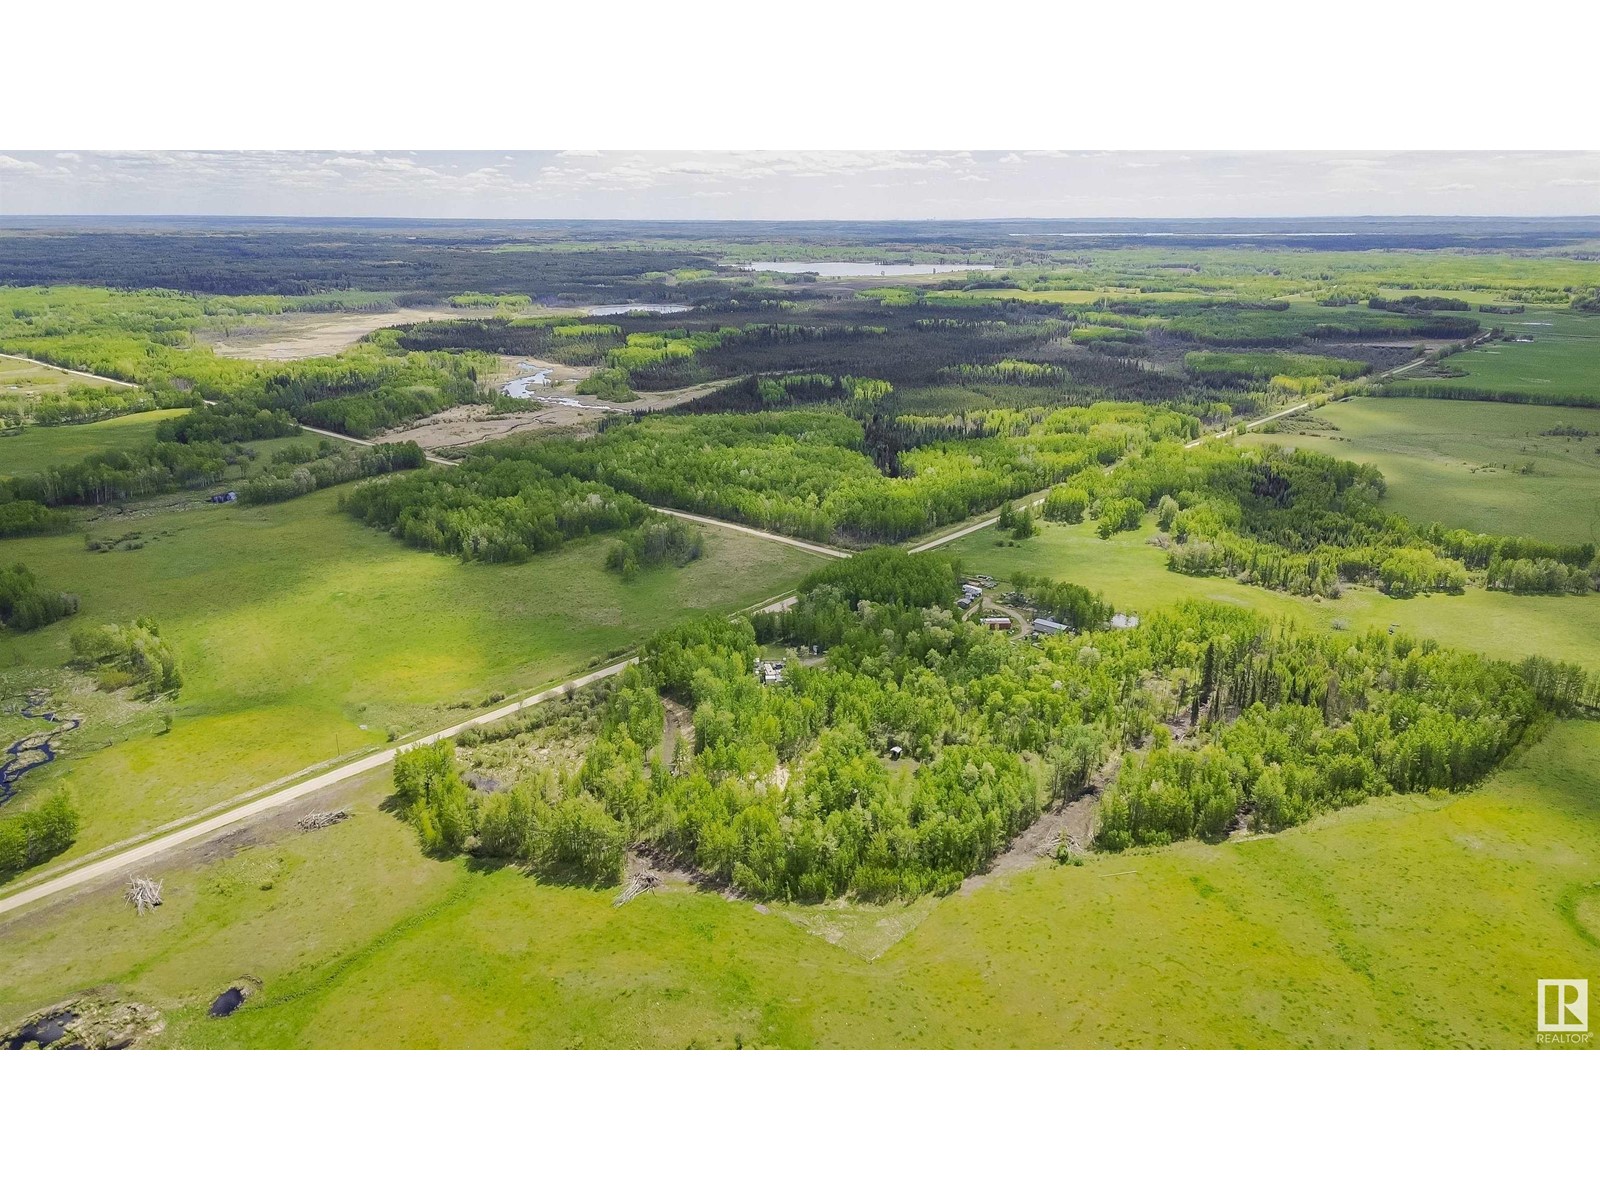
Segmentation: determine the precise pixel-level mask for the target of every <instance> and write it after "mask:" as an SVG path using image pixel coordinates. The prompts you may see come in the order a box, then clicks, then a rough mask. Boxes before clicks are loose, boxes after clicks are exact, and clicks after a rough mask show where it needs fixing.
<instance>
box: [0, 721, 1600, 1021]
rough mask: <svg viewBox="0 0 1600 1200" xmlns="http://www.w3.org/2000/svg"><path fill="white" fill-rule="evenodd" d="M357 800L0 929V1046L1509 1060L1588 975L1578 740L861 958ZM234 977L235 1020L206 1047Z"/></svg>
mask: <svg viewBox="0 0 1600 1200" xmlns="http://www.w3.org/2000/svg"><path fill="white" fill-rule="evenodd" d="M385 782H386V781H385V780H382V779H374V780H371V781H370V782H369V783H368V784H367V785H366V787H365V788H364V789H359V790H356V791H354V792H353V794H351V795H348V796H342V797H340V801H341V802H342V803H343V802H349V803H352V804H353V805H354V808H355V816H354V817H353V819H351V820H350V821H348V822H346V823H345V824H343V825H340V826H337V827H335V828H333V829H329V830H326V831H323V832H320V833H315V834H294V833H290V834H288V835H287V837H286V838H285V840H282V841H279V842H276V843H274V844H269V845H261V846H255V847H252V848H249V849H245V850H243V851H241V852H239V853H237V854H234V855H233V856H232V857H228V858H221V859H214V860H213V861H211V862H209V863H207V864H204V865H198V866H191V867H187V868H183V869H171V870H167V871H166V872H165V874H164V878H165V881H166V892H165V897H166V903H165V904H164V905H163V906H162V907H161V908H160V909H158V910H156V911H155V912H153V913H151V914H149V915H147V916H145V917H135V916H134V915H133V913H132V911H131V910H130V909H129V908H128V907H127V906H126V905H125V904H124V903H123V902H122V901H121V900H120V898H119V897H118V896H117V895H116V889H115V888H112V889H108V890H106V891H104V892H101V893H98V894H95V895H91V896H87V897H83V898H80V899H78V900H75V901H71V902H68V903H67V904H66V905H65V906H64V907H62V908H59V909H55V910H48V909H47V910H45V911H43V912H41V913H39V914H37V915H33V916H29V915H27V914H24V915H22V916H21V917H18V918H13V919H12V920H11V921H10V922H9V923H8V924H7V925H6V926H4V927H3V929H0V936H3V937H4V940H5V943H6V949H7V970H6V972H5V974H4V976H3V977H0V1021H11V1020H15V1019H16V1018H18V1017H20V1016H22V1015H23V1014H25V1013H26V1012H28V1011H31V1010H33V1009H35V1008H38V1007H41V1006H42V1005H45V1004H48V1003H51V1002H54V1001H57V1000H61V999H64V998H66V997H68V996H70V995H72V994H73V993H75V992H77V991H79V990H81V989H83V988H86V987H91V986H99V985H110V986H113V987H115V988H117V989H118V990H119V991H121V992H122V993H124V994H127V995H129V996H132V997H133V998H136V999H140V1000H143V1001H145V1002H147V1003H151V1004H154V1005H156V1006H157V1007H159V1008H161V1009H162V1010H163V1012H164V1013H165V1014H166V1017H167V1023H168V1024H167V1030H166V1032H165V1033H164V1034H163V1035H161V1039H160V1042H159V1043H158V1044H164V1045H173V1046H233V1047H257V1046H278V1047H295V1046H298V1047H310V1046H318V1047H331V1046H341V1047H343V1046H398V1047H430V1046H455V1047H496V1046H548V1047H591V1048H592V1047H601V1046H622V1047H629V1046H643V1047H683V1046H700V1047H732V1046H738V1045H743V1046H747V1047H755V1046H791V1047H809V1046H838V1047H879V1046H911V1047H949V1046H979V1047H984V1046H994V1047H1007V1046H1070V1047H1077V1046H1160V1047H1180V1046H1196V1047H1213V1046H1224V1047H1225V1046H1281V1047H1294V1046H1312V1047H1344V1046H1408V1047H1409V1046H1418V1047H1435V1046H1440V1047H1466V1046H1479V1047H1487V1046H1495V1047H1531V1046H1532V1045H1533V1044H1534V1043H1533V1037H1534V1032H1535V1028H1534V1026H1535V1020H1534V1013H1535V987H1536V984H1535V981H1536V980H1537V979H1540V978H1574V977H1582V976H1593V975H1594V974H1596V973H1597V971H1600V887H1597V883H1596V881H1597V880H1600V822H1597V817H1600V800H1597V799H1596V797H1597V796H1600V725H1597V724H1594V723H1576V722H1574V723H1566V724H1561V725H1558V726H1556V727H1555V728H1554V729H1553V730H1552V731H1551V733H1550V734H1549V735H1548V736H1547V737H1546V738H1545V739H1544V740H1543V741H1542V742H1540V743H1538V744H1537V745H1535V746H1533V747H1531V748H1530V749H1529V750H1527V751H1526V752H1525V753H1524V755H1523V756H1522V758H1521V759H1520V761H1518V762H1516V763H1515V764H1514V765H1513V766H1512V767H1510V768H1509V769H1508V770H1506V771H1504V772H1503V773H1502V774H1500V775H1499V776H1497V777H1496V778H1495V779H1494V780H1492V781H1491V782H1490V783H1489V784H1488V785H1486V786H1485V787H1483V788H1482V789H1481V790H1479V791H1476V792H1471V793H1467V794H1463V795H1460V796H1456V797H1453V798H1448V799H1446V798H1443V797H1439V798H1433V799H1429V798H1421V797H1412V798H1405V799H1398V798H1391V799H1386V800H1379V801H1374V802H1372V803H1369V804H1367V805H1364V806H1362V807H1359V808H1355V809H1349V810H1345V811H1344V812H1342V813H1337V814H1334V815H1332V816H1331V817H1328V818H1324V819H1322V820H1319V821H1317V822H1315V823H1313V824H1311V825H1308V826H1304V827H1301V828H1298V829H1294V830H1291V831H1289V832H1287V833H1283V834H1280V835H1277V836H1273V837H1265V838H1256V839H1250V840H1246V841H1241V842H1228V843H1224V844H1221V845H1205V844H1200V843H1184V844H1182V845H1179V846H1175V847H1169V848H1165V849H1161V850H1154V851H1146V852H1139V853H1130V854H1126V855H1121V856H1104V857H1098V858H1095V859H1092V860H1090V862H1089V863H1088V864H1087V865H1085V866H1082V867H1065V866H1055V865H1052V864H1047V863H1046V864H1040V865H1039V866H1037V867H1034V868H1031V869H1028V870H1025V871H1022V872H1019V873H1016V874H1013V875H1010V876H1006V877H1004V878H1000V879H995V880H993V881H990V882H989V883H988V884H987V886H985V887H982V888H979V889H978V890H976V891H974V892H972V893H970V894H956V895H953V896H949V897H946V898H945V899H943V900H939V901H929V902H926V903H925V904H924V905H923V906H922V907H921V908H920V909H919V910H918V911H915V912H908V911H907V910H905V909H903V908H889V909H871V908H863V909H858V910H854V911H850V912H847V911H845V910H835V911H833V912H831V913H830V914H829V915H830V916H832V917H833V918H834V920H835V922H836V923H838V922H844V921H847V920H850V919H854V920H856V921H858V922H861V923H865V924H868V925H877V924H878V923H880V922H898V923H901V924H903V925H904V926H907V927H910V932H909V933H907V934H906V936H904V938H903V939H901V940H899V941H898V942H897V943H896V944H893V945H891V946H890V947H889V948H888V949H887V950H886V951H884V952H883V953H882V954H881V955H880V956H878V957H876V958H873V959H871V960H869V959H868V958H866V957H864V956H862V955H858V954H855V953H852V952H851V950H850V949H848V948H845V947H844V946H835V945H831V944H829V942H828V941H826V940H824V939H823V938H822V937H818V936H815V935H813V934H811V933H808V932H806V931H805V930H804V929H803V928H801V926H800V925H798V924H796V923H794V922H791V921H790V920H786V919H785V918H784V916H783V915H781V913H780V912H779V911H777V910H773V911H770V912H768V913H765V914H763V913H760V912H758V911H757V910H756V908H755V907H754V906H753V905H751V904H749V903H733V904H730V903H729V902H727V901H726V900H724V899H723V898H722V897H721V896H720V895H717V894H714V893H705V892H699V891H696V890H693V889H691V888H689V887H687V886H684V885H672V886H667V887H665V888H663V889H661V890H659V891H657V892H654V893H651V894H649V895H646V896H644V897H642V898H640V899H638V900H636V901H634V902H633V903H631V904H629V905H627V906H625V907H623V908H615V907H613V906H612V903H611V896H612V894H611V892H609V891H606V892H595V891H589V890H585V889H581V888H562V887H554V886H548V885H543V884H539V883H536V882H535V881H533V880H532V879H530V878H527V877H525V876H523V875H521V874H520V873H518V872H517V871H515V870H512V869H509V868H505V869H499V870H493V869H490V870H485V869H480V868H478V867H477V866H475V865H473V864H470V863H468V862H466V861H464V860H456V861H448V862H440V861H435V860H430V859H427V858H424V857H423V856H422V855H421V854H419V853H418V851H417V848H416V842H415V837H414V835H413V834H412V832H411V830H410V829H409V828H408V827H407V826H406V825H404V824H403V823H402V822H401V821H399V820H398V819H397V818H396V817H394V816H393V815H392V814H390V813H387V812H384V811H380V810H379V809H378V808H377V804H378V802H379V801H380V799H381V798H382V793H383V791H384V790H385V788H384V786H383V785H384V783H385ZM244 974H249V975H254V976H256V977H258V978H259V979H260V980H261V981H262V983H263V984H264V990H263V992H262V994H261V995H260V996H259V997H257V998H255V999H253V1000H252V1001H251V1002H250V1003H249V1004H247V1005H246V1006H245V1007H244V1008H242V1009H241V1010H239V1012H237V1013H236V1014H235V1015H234V1016H232V1017H231V1018H229V1019H227V1020H225V1021H218V1020H211V1019H208V1018H207V1017H206V1016H205V1008H206V1005H207V1004H209V1002H210V1000H211V999H212V997H214V996H215V995H216V994H217V993H218V992H220V991H221V990H222V989H223V988H224V987H226V986H228V984H229V983H230V982H231V981H232V980H234V979H235V978H237V977H239V976H240V975H244Z"/></svg>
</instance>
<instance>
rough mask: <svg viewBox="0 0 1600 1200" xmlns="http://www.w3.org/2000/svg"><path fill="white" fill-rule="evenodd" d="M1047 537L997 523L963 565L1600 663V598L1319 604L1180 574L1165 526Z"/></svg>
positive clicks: (1491, 595) (1080, 529) (1478, 594)
mask: <svg viewBox="0 0 1600 1200" xmlns="http://www.w3.org/2000/svg"><path fill="white" fill-rule="evenodd" d="M1039 530H1040V533H1039V535H1038V536H1037V537H1034V538H1030V539H1029V540H1027V541H1025V542H1020V543H1017V544H1016V545H1012V546H1006V545H999V544H997V542H999V541H1001V540H1002V539H1000V538H999V537H997V535H996V534H995V531H994V530H993V529H986V530H981V531H979V532H978V533H974V534H969V535H968V536H967V537H964V538H961V539H960V540H958V541H956V542H954V543H953V544H952V545H951V546H950V551H951V553H953V554H955V555H956V556H957V557H958V558H959V559H960V560H961V563H962V566H963V567H965V568H966V569H968V570H972V571H982V572H984V573H986V574H989V575H993V576H994V577H995V578H996V579H1000V580H1006V579H1009V578H1010V577H1011V575H1012V574H1013V573H1014V572H1017V571H1023V572H1026V573H1028V574H1031V575H1048V576H1050V577H1052V578H1054V579H1061V580H1066V581H1068V582H1071V583H1079V584H1082V585H1084V586H1085V587H1088V588H1091V589H1093V590H1095V591H1100V592H1104V593H1105V597H1106V599H1107V600H1109V601H1111V602H1112V603H1113V604H1115V605H1116V606H1117V607H1118V608H1120V609H1122V610H1124V611H1129V612H1136V613H1144V612H1150V611H1152V610H1154V609H1156V608H1158V607H1161V606H1163V605H1167V604H1173V603H1175V602H1177V601H1179V600H1185V599H1196V600H1211V601H1215V602H1217V603H1221V604H1239V605H1243V606H1246V607H1249V608H1255V609H1258V610H1259V611H1261V612H1266V613H1273V614H1277V615H1281V616H1286V617H1293V618H1294V619H1296V620H1298V621H1300V622H1302V623H1303V624H1305V625H1306V627H1307V628H1313V629H1320V630H1327V629H1331V628H1333V627H1334V624H1333V623H1334V622H1335V621H1342V622H1344V623H1345V624H1346V626H1347V627H1348V628H1350V629H1352V630H1362V629H1387V628H1388V627H1389V626H1390V625H1391V624H1393V625H1396V626H1397V627H1398V628H1400V629H1404V630H1407V631H1408V632H1411V633H1414V634H1418V635H1420V636H1423V637H1432V638H1437V639H1438V640H1439V642H1440V643H1442V644H1444V645H1448V646H1459V647H1460V648H1462V649H1464V650H1476V651H1478V652H1480V653H1483V654H1488V655H1491V656H1495V657H1503V658H1511V659H1521V658H1524V657H1526V656H1527V655H1530V654H1543V655H1545V656H1547V657H1549V658H1554V659H1565V660H1567V661H1569V662H1575V663H1579V664H1581V665H1582V666H1584V667H1585V668H1587V669H1588V670H1591V671H1593V670H1597V669H1600V596H1511V595H1507V594H1506V593H1504V592H1488V591H1484V590H1483V589H1481V588H1470V589H1468V590H1467V591H1466V592H1465V593H1463V594H1462V595H1459V596H1446V595H1425V596H1418V597H1417V598H1415V599H1413V600H1396V599H1392V598H1391V597H1389V596H1385V595H1383V594H1382V593H1381V592H1377V591H1375V590H1373V589H1371V588H1361V587H1352V588H1347V589H1346V590H1345V594H1344V595H1343V596H1342V597H1341V598H1340V599H1338V600H1322V601H1317V600H1313V599H1312V598H1310V597H1307V596H1292V595H1289V594H1287V593H1285V592H1274V591H1269V590H1267V589H1266V588H1258V587H1248V586H1246V585H1244V584H1241V583H1235V582H1234V581H1233V580H1231V579H1223V578H1218V577H1211V576H1194V575H1180V574H1178V573H1177V572H1176V571H1169V570H1168V569H1167V565H1166V564H1167V556H1166V552H1165V551H1163V550H1161V549H1159V548H1158V547H1156V546H1152V545H1150V544H1149V542H1148V541H1147V539H1148V538H1149V537H1150V536H1151V535H1152V534H1154V533H1155V522H1154V520H1153V519H1148V518H1147V519H1146V521H1145V523H1144V525H1143V526H1142V527H1141V528H1140V529H1139V530H1138V531H1137V532H1128V533H1119V534H1117V535H1116V536H1114V537H1112V538H1111V539H1110V540H1109V541H1101V540H1100V538H1098V537H1097V536H1095V531H1094V525H1093V524H1091V523H1089V522H1085V523H1083V524H1081V525H1058V524H1055V523H1053V522H1049V521H1041V522H1040V523H1039Z"/></svg>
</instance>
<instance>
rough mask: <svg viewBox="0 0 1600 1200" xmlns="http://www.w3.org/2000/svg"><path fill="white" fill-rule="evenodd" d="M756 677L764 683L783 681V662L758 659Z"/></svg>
mask: <svg viewBox="0 0 1600 1200" xmlns="http://www.w3.org/2000/svg"><path fill="white" fill-rule="evenodd" d="M756 678H757V679H759V680H760V681H761V682H762V683H782V682H783V664H782V663H781V662H772V661H762V660H761V659H759V658H758V659H756Z"/></svg>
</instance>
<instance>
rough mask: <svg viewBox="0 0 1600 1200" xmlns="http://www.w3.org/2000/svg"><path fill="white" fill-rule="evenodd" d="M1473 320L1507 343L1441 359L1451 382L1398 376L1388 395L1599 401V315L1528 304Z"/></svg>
mask: <svg viewBox="0 0 1600 1200" xmlns="http://www.w3.org/2000/svg"><path fill="white" fill-rule="evenodd" d="M1477 315H1478V320H1482V322H1483V326H1485V328H1491V326H1501V328H1504V330H1506V334H1507V338H1509V339H1494V341H1490V342H1483V344H1482V346H1474V347H1472V349H1470V350H1462V352H1461V354H1453V355H1450V357H1448V358H1445V360H1443V368H1445V370H1448V371H1451V373H1453V374H1451V378H1445V379H1429V378H1424V376H1422V373H1414V374H1403V376H1397V378H1395V379H1394V381H1390V384H1389V390H1390V392H1395V394H1402V395H1403V394H1406V392H1408V390H1410V392H1414V394H1418V395H1426V394H1427V392H1429V387H1430V386H1432V387H1472V389H1480V390H1483V392H1485V394H1491V395H1493V394H1507V395H1517V397H1528V398H1530V400H1533V402H1534V403H1538V402H1541V400H1542V402H1550V403H1555V402H1558V400H1560V398H1563V397H1576V398H1582V400H1587V402H1589V403H1597V402H1600V315H1597V314H1582V312H1573V310H1571V309H1550V307H1538V306H1531V304H1530V306H1528V309H1526V312H1520V314H1506V315H1499V314H1477ZM1517 338H1531V341H1515V339H1517ZM1456 371H1459V373H1461V374H1454V373H1456Z"/></svg>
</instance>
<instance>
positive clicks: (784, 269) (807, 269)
mask: <svg viewBox="0 0 1600 1200" xmlns="http://www.w3.org/2000/svg"><path fill="white" fill-rule="evenodd" d="M742 267H743V269H744V270H746V271H777V272H778V273H780V274H783V275H802V274H817V275H827V276H830V277H832V278H834V279H861V278H875V277H877V276H879V275H884V276H887V275H951V274H954V273H956V272H958V271H994V270H997V269H998V268H996V267H992V266H990V265H988V264H986V263H864V262H753V263H744V264H742Z"/></svg>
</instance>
